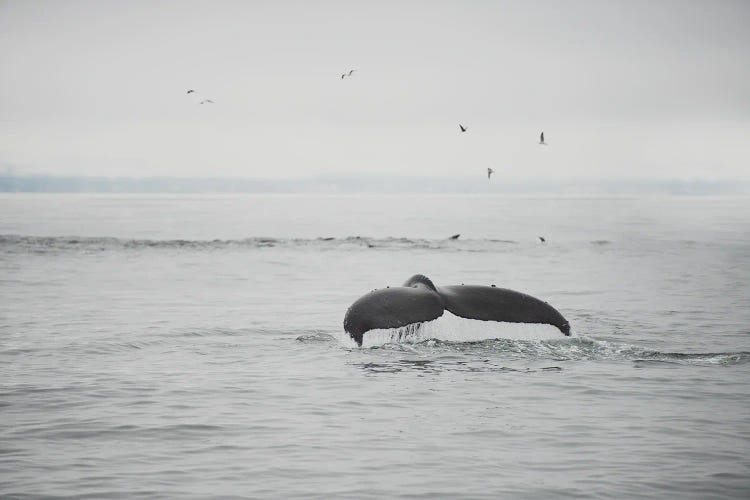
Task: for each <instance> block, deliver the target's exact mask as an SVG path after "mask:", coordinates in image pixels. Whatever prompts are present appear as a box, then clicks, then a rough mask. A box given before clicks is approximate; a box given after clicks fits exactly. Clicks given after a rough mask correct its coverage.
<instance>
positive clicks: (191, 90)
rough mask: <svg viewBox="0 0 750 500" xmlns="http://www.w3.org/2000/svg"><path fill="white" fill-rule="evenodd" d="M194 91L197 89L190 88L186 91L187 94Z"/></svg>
mask: <svg viewBox="0 0 750 500" xmlns="http://www.w3.org/2000/svg"><path fill="white" fill-rule="evenodd" d="M193 92H195V90H193V89H190V90H188V91H187V92H186V93H187V94H192V93H193Z"/></svg>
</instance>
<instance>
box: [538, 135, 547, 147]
mask: <svg viewBox="0 0 750 500" xmlns="http://www.w3.org/2000/svg"><path fill="white" fill-rule="evenodd" d="M539 144H541V145H542V146H546V145H547V143H546V142H544V132H542V133H541V135H540V136H539Z"/></svg>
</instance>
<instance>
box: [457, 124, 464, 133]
mask: <svg viewBox="0 0 750 500" xmlns="http://www.w3.org/2000/svg"><path fill="white" fill-rule="evenodd" d="M458 128H460V129H461V132H466V127H464V126H463V125H461V124H460V123H459V124H458Z"/></svg>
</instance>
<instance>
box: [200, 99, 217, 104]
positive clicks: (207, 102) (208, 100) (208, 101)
mask: <svg viewBox="0 0 750 500" xmlns="http://www.w3.org/2000/svg"><path fill="white" fill-rule="evenodd" d="M213 103H214V102H213V101H212V100H211V99H206V100H204V101H201V102H199V103H198V104H213Z"/></svg>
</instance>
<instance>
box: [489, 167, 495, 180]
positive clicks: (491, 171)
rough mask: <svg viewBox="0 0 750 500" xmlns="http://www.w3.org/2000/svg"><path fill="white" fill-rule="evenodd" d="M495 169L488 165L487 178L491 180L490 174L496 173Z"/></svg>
mask: <svg viewBox="0 0 750 500" xmlns="http://www.w3.org/2000/svg"><path fill="white" fill-rule="evenodd" d="M494 173H495V171H494V170H493V169H491V168H489V167H487V180H490V176H491V175H492V174H494Z"/></svg>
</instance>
